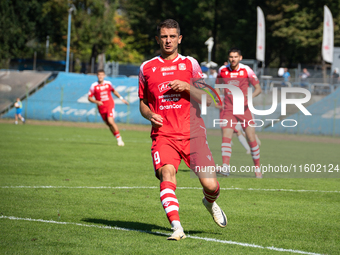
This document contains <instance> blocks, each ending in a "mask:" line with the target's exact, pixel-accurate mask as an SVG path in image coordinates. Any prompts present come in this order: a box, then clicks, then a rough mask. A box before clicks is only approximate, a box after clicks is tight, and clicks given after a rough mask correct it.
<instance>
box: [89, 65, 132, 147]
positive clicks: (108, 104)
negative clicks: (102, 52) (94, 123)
mask: <svg viewBox="0 0 340 255" xmlns="http://www.w3.org/2000/svg"><path fill="white" fill-rule="evenodd" d="M97 77H98V81H96V82H94V83H92V85H91V88H90V91H89V94H88V100H89V101H90V102H92V103H95V104H97V106H98V111H99V113H100V115H101V116H102V119H103V120H104V122H105V123H106V125H108V127H109V128H110V131H111V132H112V134H113V135H114V136H115V137H116V139H117V144H118V146H124V145H125V144H124V142H123V140H122V137H121V136H120V133H119V130H118V126H117V124H116V123H115V121H114V117H115V103H114V101H113V98H112V95H111V92H112V93H113V94H114V95H115V96H116V97H118V98H119V99H120V100H122V102H123V103H124V104H129V102H128V101H126V100H125V99H124V98H123V97H122V96H121V95H120V94H119V93H118V91H116V90H115V89H114V88H113V87H112V84H111V82H110V81H105V80H104V78H105V72H104V70H98V72H97ZM93 97H95V99H94V98H93Z"/></svg>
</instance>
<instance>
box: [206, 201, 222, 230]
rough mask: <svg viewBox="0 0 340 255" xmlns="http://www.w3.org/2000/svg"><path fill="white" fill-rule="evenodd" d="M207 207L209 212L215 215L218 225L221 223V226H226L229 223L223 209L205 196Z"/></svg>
mask: <svg viewBox="0 0 340 255" xmlns="http://www.w3.org/2000/svg"><path fill="white" fill-rule="evenodd" d="M202 202H203V204H204V206H205V208H207V210H208V212H209V213H210V214H211V216H212V217H213V219H214V221H215V222H216V224H217V225H219V226H220V227H221V228H224V227H225V226H227V224H228V220H227V216H225V214H224V212H223V211H222V209H221V208H220V207H219V206H218V205H217V204H216V202H214V203H209V202H208V201H207V200H206V198H205V197H204V198H203V200H202Z"/></svg>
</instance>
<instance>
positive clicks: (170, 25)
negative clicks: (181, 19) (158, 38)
mask: <svg viewBox="0 0 340 255" xmlns="http://www.w3.org/2000/svg"><path fill="white" fill-rule="evenodd" d="M163 27H165V28H176V29H177V32H178V34H179V35H180V34H181V28H180V27H179V24H178V22H177V21H176V20H173V19H166V20H164V21H163V22H161V23H159V24H158V26H157V35H160V33H161V28H163Z"/></svg>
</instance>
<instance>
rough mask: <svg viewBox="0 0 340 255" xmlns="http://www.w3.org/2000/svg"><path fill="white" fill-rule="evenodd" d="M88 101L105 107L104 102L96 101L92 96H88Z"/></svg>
mask: <svg viewBox="0 0 340 255" xmlns="http://www.w3.org/2000/svg"><path fill="white" fill-rule="evenodd" d="M87 99H88V100H89V101H90V102H91V103H94V104H97V105H98V106H101V105H103V102H102V101H98V100H96V99H94V98H93V97H91V96H88V97H87Z"/></svg>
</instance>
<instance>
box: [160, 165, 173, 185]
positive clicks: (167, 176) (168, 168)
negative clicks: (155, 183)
mask: <svg viewBox="0 0 340 255" xmlns="http://www.w3.org/2000/svg"><path fill="white" fill-rule="evenodd" d="M158 174H159V176H160V179H161V181H172V182H173V181H174V179H176V169H175V167H174V166H172V165H164V166H162V167H161V168H159V169H158Z"/></svg>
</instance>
